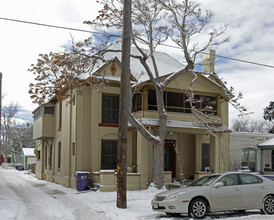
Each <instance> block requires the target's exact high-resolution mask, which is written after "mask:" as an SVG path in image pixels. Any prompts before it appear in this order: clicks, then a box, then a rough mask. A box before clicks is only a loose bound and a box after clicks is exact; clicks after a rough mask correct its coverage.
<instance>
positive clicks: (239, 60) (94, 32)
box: [0, 17, 274, 68]
mask: <svg viewBox="0 0 274 220" xmlns="http://www.w3.org/2000/svg"><path fill="white" fill-rule="evenodd" d="M0 20H6V21H13V22H19V23H25V24H32V25H39V26H44V27H51V28H58V29H65V30H71V31H79V32H85V33H91V34H100V35H106V34H107V33H106V32H97V31H88V30H83V29H78V28H70V27H64V26H57V25H50V24H43V23H37V22H31V21H24V20H18V19H11V18H3V17H0ZM108 36H112V37H122V36H120V35H113V34H109V35H108ZM160 45H161V46H165V47H170V48H176V49H182V48H180V47H178V46H173V45H168V44H160ZM202 53H204V54H207V53H206V52H202ZM214 56H215V57H220V58H223V59H228V60H233V61H237V62H243V63H248V64H253V65H257V66H263V67H268V68H274V66H271V65H267V64H263V63H257V62H253V61H248V60H242V59H237V58H232V57H226V56H221V55H214Z"/></svg>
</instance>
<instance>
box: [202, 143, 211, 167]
mask: <svg viewBox="0 0 274 220" xmlns="http://www.w3.org/2000/svg"><path fill="white" fill-rule="evenodd" d="M209 164H210V145H209V144H202V170H205V168H206V167H209Z"/></svg>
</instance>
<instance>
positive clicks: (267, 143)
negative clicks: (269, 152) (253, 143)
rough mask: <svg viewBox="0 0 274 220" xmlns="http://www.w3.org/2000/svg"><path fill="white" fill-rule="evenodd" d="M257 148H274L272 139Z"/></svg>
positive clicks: (273, 139)
mask: <svg viewBox="0 0 274 220" xmlns="http://www.w3.org/2000/svg"><path fill="white" fill-rule="evenodd" d="M258 147H274V138H271V139H269V140H267V141H264V142H262V143H260V144H258Z"/></svg>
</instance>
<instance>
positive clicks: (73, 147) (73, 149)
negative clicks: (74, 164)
mask: <svg viewBox="0 0 274 220" xmlns="http://www.w3.org/2000/svg"><path fill="white" fill-rule="evenodd" d="M72 156H75V143H74V142H73V143H72Z"/></svg>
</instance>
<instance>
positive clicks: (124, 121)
mask: <svg viewBox="0 0 274 220" xmlns="http://www.w3.org/2000/svg"><path fill="white" fill-rule="evenodd" d="M130 36H131V0H124V5H123V39H122V72H121V83H120V108H119V130H118V150H117V204H116V205H117V207H118V208H127V133H128V114H129V112H128V111H129V110H128V98H129V89H130V86H129V85H130V81H129V74H130Z"/></svg>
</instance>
